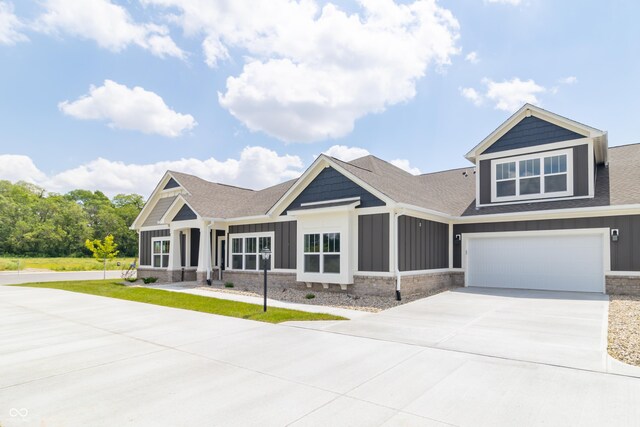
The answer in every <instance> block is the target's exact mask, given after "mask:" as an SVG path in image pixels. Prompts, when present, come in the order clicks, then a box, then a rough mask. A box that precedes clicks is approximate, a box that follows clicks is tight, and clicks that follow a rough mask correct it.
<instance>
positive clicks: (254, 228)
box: [227, 221, 298, 270]
mask: <svg viewBox="0 0 640 427" xmlns="http://www.w3.org/2000/svg"><path fill="white" fill-rule="evenodd" d="M268 231H272V232H273V233H274V239H275V242H273V245H274V246H275V247H274V248H271V250H272V251H274V256H275V268H278V269H292V270H293V269H295V268H296V257H297V254H296V248H297V234H298V228H297V224H296V221H286V222H264V223H259V224H244V225H232V226H229V234H239V233H249V234H251V233H262V232H268ZM227 240H229V237H228V236H227ZM227 247H228V248H231V244H230V243H229V244H228V246H227ZM227 252H228V253H229V251H227Z"/></svg>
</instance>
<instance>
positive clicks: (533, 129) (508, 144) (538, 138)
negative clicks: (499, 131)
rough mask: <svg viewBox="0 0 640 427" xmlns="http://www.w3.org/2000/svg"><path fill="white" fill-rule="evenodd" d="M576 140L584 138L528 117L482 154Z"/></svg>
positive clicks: (544, 121)
mask: <svg viewBox="0 0 640 427" xmlns="http://www.w3.org/2000/svg"><path fill="white" fill-rule="evenodd" d="M578 138H584V136H583V135H580V134H579V133H575V132H573V131H571V130H569V129H565V128H563V127H560V126H558V125H554V124H553V123H549V122H547V121H546V120H542V119H539V118H537V117H534V116H530V117H525V118H524V119H522V120H520V122H518V124H517V125H515V126H514V127H513V128H511V129H510V130H509V131H508V132H507V133H505V134H504V135H502V136H501V137H500V138H499V139H498V140H497V141H496V142H494V143H493V144H491V146H489V147H488V148H487V149H486V150H484V152H483V153H482V154H488V153H497V152H499V151H507V150H515V149H518V148H526V147H535V146H538V145H544V144H551V143H554V142H560V141H569V140H572V139H578Z"/></svg>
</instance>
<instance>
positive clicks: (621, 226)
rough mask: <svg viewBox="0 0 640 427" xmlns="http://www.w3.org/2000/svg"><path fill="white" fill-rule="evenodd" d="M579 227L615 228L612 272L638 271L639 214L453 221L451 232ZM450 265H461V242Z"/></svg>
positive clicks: (455, 245) (567, 228)
mask: <svg viewBox="0 0 640 427" xmlns="http://www.w3.org/2000/svg"><path fill="white" fill-rule="evenodd" d="M581 228H615V229H618V230H619V232H620V235H619V237H618V241H617V242H613V241H612V242H611V270H612V271H640V215H620V216H605V217H591V218H566V219H546V220H535V221H508V222H489V223H480V224H456V225H454V226H453V233H454V235H456V234H462V235H463V236H464V234H467V233H488V232H491V233H493V232H502V231H535V230H569V229H581ZM453 266H454V267H455V268H460V267H461V266H462V244H460V243H456V244H454V247H453Z"/></svg>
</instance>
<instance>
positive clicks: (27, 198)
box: [0, 181, 144, 257]
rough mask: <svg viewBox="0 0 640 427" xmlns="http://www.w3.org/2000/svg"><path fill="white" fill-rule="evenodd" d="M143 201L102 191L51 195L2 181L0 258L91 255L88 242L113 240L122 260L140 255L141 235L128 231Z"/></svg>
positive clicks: (0, 188)
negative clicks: (139, 242)
mask: <svg viewBox="0 0 640 427" xmlns="http://www.w3.org/2000/svg"><path fill="white" fill-rule="evenodd" d="M143 206H144V199H143V198H142V196H140V195H138V194H118V195H117V196H114V197H113V198H112V199H109V198H108V197H107V196H106V195H105V194H104V193H102V192H101V191H93V192H92V191H89V190H73V191H70V192H68V193H66V194H56V193H48V192H47V191H46V190H45V189H43V188H40V187H38V186H36V185H33V184H29V183H26V182H17V183H15V184H14V183H11V182H9V181H0V256H32V257H78V256H90V255H91V253H90V252H89V250H88V249H87V248H86V247H85V241H86V240H87V239H89V240H94V239H104V238H105V237H106V236H108V235H113V237H114V240H115V242H116V243H117V244H118V249H119V250H120V255H121V256H137V253H138V234H137V233H136V232H135V231H133V230H130V229H129V226H130V225H131V224H132V223H133V221H134V220H135V218H136V217H137V216H138V214H139V213H140V211H141V210H142V207H143Z"/></svg>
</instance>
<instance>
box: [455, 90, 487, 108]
mask: <svg viewBox="0 0 640 427" xmlns="http://www.w3.org/2000/svg"><path fill="white" fill-rule="evenodd" d="M459 90H460V93H461V94H462V96H464V97H465V98H467V99H468V100H469V101H471V102H473V103H474V104H475V105H482V102H483V99H482V95H481V94H480V93H479V92H478V91H477V90H475V89H474V88H472V87H461V88H459Z"/></svg>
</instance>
